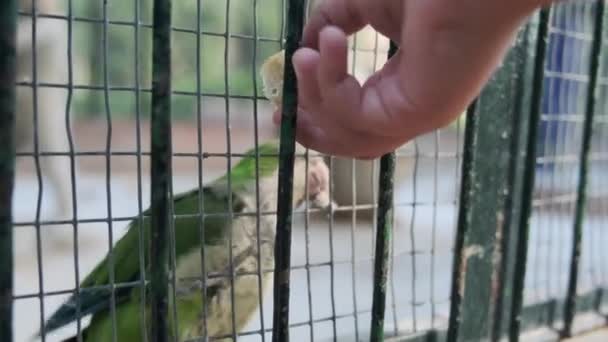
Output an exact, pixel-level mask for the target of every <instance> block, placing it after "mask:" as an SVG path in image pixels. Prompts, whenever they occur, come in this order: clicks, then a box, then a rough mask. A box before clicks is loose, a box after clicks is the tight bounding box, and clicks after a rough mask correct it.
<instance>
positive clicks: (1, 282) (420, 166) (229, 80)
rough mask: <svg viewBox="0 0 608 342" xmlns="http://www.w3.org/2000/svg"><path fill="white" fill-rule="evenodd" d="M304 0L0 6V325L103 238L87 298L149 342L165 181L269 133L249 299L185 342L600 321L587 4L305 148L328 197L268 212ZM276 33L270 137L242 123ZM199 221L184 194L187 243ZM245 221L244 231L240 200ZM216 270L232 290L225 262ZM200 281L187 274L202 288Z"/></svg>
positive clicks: (54, 297) (565, 326)
mask: <svg viewBox="0 0 608 342" xmlns="http://www.w3.org/2000/svg"><path fill="white" fill-rule="evenodd" d="M49 4H52V5H49ZM311 6H312V4H311V1H304V0H263V1H262V0H248V1H245V0H241V1H231V0H222V1H215V0H214V1H202V0H190V1H171V0H130V1H124V2H123V1H121V2H118V1H116V2H112V1H107V0H104V1H89V0H87V1H85V0H63V1H59V0H57V1H55V0H21V1H19V0H5V1H3V2H2V3H0V157H1V158H2V159H1V162H0V202H1V203H5V204H6V205H2V206H0V341H24V340H26V339H28V338H30V337H31V336H32V335H33V334H34V333H35V332H36V331H39V330H42V329H43V328H44V322H45V319H46V318H47V316H48V314H49V313H50V312H51V311H52V310H54V308H56V307H57V306H58V305H59V304H61V303H62V301H63V300H64V299H65V298H66V297H67V296H68V295H72V294H76V295H78V294H79V293H80V291H81V288H80V283H81V281H82V280H83V279H84V276H86V274H87V272H88V271H89V270H90V268H91V267H92V266H93V265H94V263H95V262H96V260H97V258H99V257H102V256H103V255H104V254H107V255H108V256H109V258H108V268H109V274H110V281H109V283H108V284H105V285H102V286H99V289H100V291H109V292H110V293H111V296H110V298H111V300H110V301H111V303H110V304H109V309H108V310H109V312H110V314H111V315H115V312H116V307H117V305H119V304H120V303H117V302H116V300H115V294H116V292H117V291H123V290H125V289H132V290H133V291H139V293H140V294H141V296H142V297H143V298H145V300H142V301H141V305H139V315H140V318H142V321H143V322H144V323H143V325H142V326H143V327H142V330H144V332H143V335H144V336H145V335H148V338H149V339H151V340H153V341H168V340H169V339H170V338H169V336H170V335H171V333H170V330H171V326H170V325H169V324H168V322H171V321H172V320H173V321H174V322H179V319H178V317H177V313H176V312H175V311H173V312H171V310H169V305H168V302H169V301H170V299H171V298H173V299H174V298H175V292H174V291H173V292H172V291H171V290H170V289H171V288H172V287H171V286H170V285H171V284H175V281H176V276H175V269H176V261H175V250H174V232H175V227H174V223H175V218H176V213H175V212H174V210H173V206H172V205H173V202H172V197H173V194H174V193H177V192H178V190H179V191H181V190H183V189H186V188H193V187H194V188H202V186H203V185H204V184H205V183H206V182H208V181H209V180H211V179H214V178H215V177H217V176H218V175H220V174H223V173H224V172H226V171H227V170H229V169H230V168H231V167H232V166H233V165H234V164H235V162H236V161H237V160H238V159H239V158H241V157H242V156H243V148H244V147H246V146H247V147H250V146H258V145H259V144H260V143H261V142H263V141H264V140H265V139H267V138H269V137H272V136H275V135H278V136H279V137H280V151H279V156H280V166H279V186H278V202H277V212H275V213H270V214H271V215H276V216H277V226H276V244H275V246H276V250H275V268H274V269H272V270H260V269H258V270H257V272H256V275H257V277H258V279H261V277H262V273H263V272H271V273H273V275H274V285H273V295H272V296H264V297H261V298H259V299H258V300H259V309H258V313H257V314H256V316H255V317H254V318H253V319H252V320H251V321H250V322H249V324H248V325H247V328H245V329H244V330H242V331H237V330H236V329H235V323H234V321H235V317H236V316H235V305H234V294H233V297H232V299H231V304H228V306H230V310H231V311H232V328H233V330H232V334H230V335H229V336H200V339H199V340H201V341H206V340H237V339H238V340H243V341H267V340H272V341H277V342H278V341H288V340H291V341H362V340H370V341H385V340H386V341H389V340H390V341H477V340H493V341H497V340H500V339H502V338H508V339H509V340H511V341H517V340H519V339H520V338H522V339H525V338H526V336H528V333H530V332H534V333H537V332H538V331H539V328H544V331H545V332H546V333H547V334H548V336H549V338H552V339H559V338H564V337H568V336H571V335H576V334H577V333H579V332H582V331H586V330H589V329H591V328H595V327H598V326H604V325H606V317H607V315H608V299H607V297H606V289H607V287H608V262H606V260H607V259H606V257H607V256H606V252H605V250H604V248H603V243H604V242H606V243H608V234H607V233H606V230H607V229H608V201H607V198H608V184H607V183H606V181H605V179H604V177H603V175H604V174H605V173H606V171H607V170H608V150H607V148H608V141H607V139H608V114H607V113H606V111H607V110H608V107H607V102H606V100H605V99H606V98H607V95H608V63H607V62H608V58H607V57H606V52H605V49H604V48H605V45H606V42H607V41H608V40H607V39H606V37H607V34H608V33H606V28H605V25H604V19H605V15H606V14H605V8H604V7H605V3H604V1H570V2H565V3H560V4H559V5H555V6H553V7H551V8H546V9H543V10H541V11H539V12H538V13H536V14H535V15H534V16H532V17H531V18H530V20H529V21H528V22H527V23H526V24H525V25H524V26H523V27H522V28H521V30H520V31H519V32H518V34H517V37H516V39H515V40H514V42H513V45H512V47H511V49H510V51H509V53H508V55H507V56H506V58H505V59H504V61H503V64H502V65H501V67H500V68H499V69H498V70H497V71H496V72H495V74H494V75H493V77H492V79H491V81H490V82H489V83H488V84H487V86H486V87H485V88H484V90H483V92H482V93H481V95H480V96H479V97H478V98H477V99H476V100H475V102H474V103H473V104H472V105H471V106H470V107H469V109H468V111H467V113H466V115H463V116H462V117H461V118H460V119H458V120H457V121H456V122H455V123H454V124H453V125H451V126H449V127H445V128H443V129H441V130H437V131H435V132H432V133H430V134H427V135H424V136H421V137H418V138H416V139H415V140H414V141H412V142H410V143H408V144H407V145H405V146H403V147H402V148H400V149H398V150H397V151H395V152H394V153H391V154H389V155H386V156H384V157H382V158H381V159H380V160H376V161H373V162H363V161H355V160H349V159H340V158H333V157H330V156H326V160H327V163H328V165H329V168H330V171H331V177H332V182H331V183H332V184H331V185H330V187H331V189H332V190H331V191H330V192H331V193H332V195H333V196H334V197H336V198H339V202H338V204H337V205H336V206H333V205H332V207H331V208H330V212H329V214H327V213H324V212H322V211H319V210H313V209H311V208H309V206H308V204H307V203H306V204H305V205H304V208H299V209H296V210H294V209H292V191H293V189H292V186H293V165H294V158H295V157H296V156H295V128H296V108H297V89H296V82H295V73H294V71H293V68H292V66H291V62H290V57H291V56H292V54H293V52H294V51H295V50H296V49H297V47H298V42H299V41H300V38H301V34H302V27H303V24H304V22H305V18H306V14H307V12H308V11H309V10H310V8H311ZM49 33H50V35H49ZM49 42H50V43H49ZM350 48H351V50H350V53H349V63H350V66H351V68H352V70H351V71H352V73H353V74H354V75H356V76H357V78H359V79H365V77H367V76H369V75H370V74H371V73H372V72H373V71H374V70H376V69H377V68H378V67H380V66H381V65H382V64H383V63H384V61H385V60H386V59H387V58H390V56H391V54H392V53H394V52H395V51H396V49H398V47H397V46H396V45H394V44H393V43H391V42H389V41H388V40H387V39H386V38H384V37H382V36H380V35H379V34H378V33H376V32H374V31H373V30H371V29H369V28H366V29H365V30H364V31H362V32H360V33H358V34H357V35H355V36H353V37H352V38H351V40H350ZM279 49H285V56H286V65H285V70H284V71H285V76H284V88H283V104H284V105H283V107H282V121H281V125H280V128H279V129H278V131H277V130H276V129H275V127H273V126H272V125H271V124H265V122H270V119H269V115H270V112H271V108H270V106H269V105H268V102H267V101H266V99H265V98H264V97H263V96H262V93H261V81H260V79H259V75H258V69H259V66H260V65H261V63H262V61H263V60H264V58H266V57H268V56H269V55H270V54H272V53H274V52H276V51H278V50H279ZM49 65H53V67H49ZM48 70H54V71H55V72H56V73H54V74H53V73H50V74H47V71H48ZM57 75H58V76H57ZM54 76H57V77H55V78H54ZM24 98H25V100H24ZM20 101H21V102H20ZM22 103H26V105H23V104H22ZM24 106H26V107H24ZM24 108H25V109H24ZM56 108H59V109H60V110H59V111H56V112H57V113H56V114H53V111H54V109H56ZM125 113H126V114H125ZM27 115H29V116H28V117H26V116H27ZM24 120H25V122H26V123H25V126H24V124H23V122H24ZM23 127H26V128H27V132H29V133H24V132H25V131H24V130H23V129H24V128H23ZM57 137H61V139H63V142H58V140H57V139H58V138H57ZM23 140H27V141H25V142H24V141H23ZM28 144H29V147H24V146H25V145H28ZM258 157H259V156H258ZM307 157H308V155H307ZM56 160H60V161H57V162H55V161H56ZM257 167H259V165H257V164H256V168H257ZM125 170H126V171H125ZM146 172H150V177H147V176H146ZM256 172H259V170H258V169H256ZM227 186H228V187H229V188H230V186H231V181H230V177H228V181H227ZM256 190H257V191H258V193H257V194H256V196H257V197H258V198H259V187H256ZM62 196H63V197H62ZM9 203H10V204H12V205H8V204H9ZM62 203H63V204H62ZM148 205H149V206H150V222H151V235H152V236H153V237H154V238H152V239H151V240H150V241H151V243H150V244H149V245H147V246H145V242H144V235H143V233H140V235H139V241H138V244H139V250H140V251H143V250H144V248H148V250H149V255H150V268H149V270H146V268H145V267H144V262H145V261H144V256H143V252H141V255H140V257H139V265H140V270H139V272H140V277H139V279H137V280H136V281H133V282H129V283H117V282H115V281H114V273H115V272H116V269H117V268H119V267H120V264H116V263H115V261H114V259H113V246H114V243H115V242H116V241H117V239H118V238H119V237H120V236H121V235H122V234H123V233H124V231H122V230H120V229H122V227H124V226H126V225H127V224H128V222H131V221H133V220H136V219H138V218H139V219H140V222H141V219H142V217H143V216H144V210H145V208H146V207H147V206H148ZM53 210H54V211H55V212H57V213H58V214H57V215H55V214H53ZM264 214H268V213H264ZM209 215H210V214H209V213H206V212H205V204H204V203H203V201H202V200H199V208H198V214H197V216H198V217H199V218H200V222H201V223H200V226H199V229H200V235H201V239H202V238H203V237H204V235H205V230H204V229H203V223H202V222H203V220H204V219H205V217H207V216H209ZM226 215H227V216H228V217H230V218H233V217H234V213H232V212H229V213H226ZM256 215H257V217H258V225H259V217H260V215H262V213H261V212H260V211H259V208H258V212H257V213H256ZM258 229H259V227H258ZM140 230H141V229H140ZM60 234H63V235H62V236H63V238H62V239H63V240H62V241H63V242H61V241H59V242H58V241H56V238H55V235H60ZM28 238H29V240H28ZM66 241H67V242H66ZM58 251H59V252H58ZM203 254H204V253H203ZM231 260H232V258H231ZM203 269H204V266H203ZM230 269H231V272H230V273H231V274H229V275H226V276H225V277H226V278H227V279H229V281H230V282H231V284H232V285H234V279H235V277H238V276H239V275H237V274H235V272H234V267H233V266H232V265H231V267H230ZM203 273H204V272H203ZM209 279H210V278H209V275H208V274H204V276H203V278H202V279H201V281H202V284H203V286H202V288H203V289H202V295H204V294H206V291H207V285H206V284H207V281H208V280H209ZM258 284H259V286H260V287H261V286H262V285H261V280H259V282H258ZM173 288H174V287H173ZM233 292H234V291H233ZM77 310H79V308H77ZM146 310H149V311H150V312H149V318H148V319H145V317H146ZM271 312H272V314H271ZM204 317H205V314H203V315H202V318H201V319H202V320H203V321H205V318H204ZM86 324H87V320H86V318H85V317H83V318H82V319H80V318H79V319H77V321H76V322H75V324H74V325H73V326H68V327H67V328H65V329H63V330H61V331H59V332H58V333H57V334H54V335H52V336H51V335H49V336H47V335H46V334H44V333H43V334H42V335H41V336H39V339H40V340H42V341H47V340H54V339H55V338H58V337H63V338H65V337H69V336H73V335H77V336H79V337H78V339H77V340H83V339H82V336H81V335H80V333H81V331H82V330H83V329H85V327H86ZM205 324H206V323H205ZM116 326H117V322H116V319H115V316H114V321H113V324H112V329H113V332H112V335H113V338H114V339H115V340H121V339H120V334H119V332H118V331H117V329H116ZM541 330H542V329H541ZM535 338H537V335H533V337H532V339H535ZM85 340H86V339H85Z"/></svg>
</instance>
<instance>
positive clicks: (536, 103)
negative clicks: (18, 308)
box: [509, 8, 551, 341]
mask: <svg viewBox="0 0 608 342" xmlns="http://www.w3.org/2000/svg"><path fill="white" fill-rule="evenodd" d="M550 14H551V8H544V9H542V10H541V11H540V14H539V21H538V30H537V38H536V49H535V56H534V71H533V80H532V95H531V99H530V114H529V117H530V118H529V120H530V122H529V125H530V127H531V129H529V130H528V138H527V142H526V151H527V155H526V158H525V162H524V171H523V172H524V179H523V194H522V203H521V210H520V216H519V217H518V218H514V219H518V224H519V227H520V228H519V234H518V241H517V247H516V248H517V251H516V255H517V258H516V260H515V266H514V267H515V271H514V278H513V298H512V301H511V307H512V309H511V313H510V317H511V318H510V322H509V340H510V341H518V340H519V333H520V328H521V323H522V322H521V313H522V306H523V292H524V285H525V284H524V280H525V274H526V258H527V255H528V236H529V233H530V215H531V212H532V200H533V198H532V195H533V189H534V177H535V163H536V144H537V136H538V130H537V129H536V128H537V127H538V123H539V121H540V112H541V96H542V91H543V76H544V71H545V68H544V66H545V56H546V52H547V35H548V31H549V17H550Z"/></svg>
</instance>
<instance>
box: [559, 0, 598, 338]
mask: <svg viewBox="0 0 608 342" xmlns="http://www.w3.org/2000/svg"><path fill="white" fill-rule="evenodd" d="M595 4H596V7H595V23H594V32H593V42H592V45H591V63H590V68H589V83H588V84H587V86H588V88H587V103H586V104H585V123H584V126H583V142H582V145H581V154H580V156H581V158H580V162H579V171H578V172H579V181H578V189H577V194H576V195H577V196H576V204H575V211H574V224H573V231H574V232H573V236H574V241H573V243H572V256H571V260H570V277H569V279H568V292H567V295H566V303H565V306H564V327H563V329H562V331H561V336H562V337H570V336H571V335H572V321H573V320H574V309H575V306H576V301H575V297H576V288H577V283H578V272H579V261H580V256H581V244H582V242H583V218H584V216H585V209H586V207H585V203H586V191H587V178H588V167H589V151H590V150H591V137H592V135H593V116H594V114H595V102H596V99H597V96H598V94H597V91H598V89H597V80H598V74H599V69H600V58H601V53H602V45H603V44H602V40H603V33H604V19H605V18H604V15H605V11H604V9H605V4H604V0H598V1H596V2H595Z"/></svg>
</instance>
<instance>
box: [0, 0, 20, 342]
mask: <svg viewBox="0 0 608 342" xmlns="http://www.w3.org/2000/svg"><path fill="white" fill-rule="evenodd" d="M16 40H17V1H16V0H7V1H3V2H2V3H1V4H0V203H4V204H7V203H9V205H0V340H2V341H12V340H13V214H12V206H11V205H10V203H12V198H13V188H14V178H15V116H16V109H17V108H16V86H15V81H16V75H17V41H16Z"/></svg>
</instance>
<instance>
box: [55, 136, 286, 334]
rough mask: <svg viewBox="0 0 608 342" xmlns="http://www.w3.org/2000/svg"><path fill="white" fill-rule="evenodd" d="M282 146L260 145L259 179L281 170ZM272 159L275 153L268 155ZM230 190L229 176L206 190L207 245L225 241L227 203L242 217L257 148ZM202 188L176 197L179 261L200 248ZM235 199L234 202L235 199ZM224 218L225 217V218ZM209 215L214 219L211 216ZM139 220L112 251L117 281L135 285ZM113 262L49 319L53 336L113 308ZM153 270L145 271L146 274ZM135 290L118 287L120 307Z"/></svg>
mask: <svg viewBox="0 0 608 342" xmlns="http://www.w3.org/2000/svg"><path fill="white" fill-rule="evenodd" d="M278 152H279V151H278V144H277V143H276V142H271V143H266V144H263V145H260V146H259V148H258V153H259V154H260V155H266V156H265V157H260V158H259V163H258V166H259V169H258V170H259V174H258V175H259V176H260V177H266V176H269V175H271V174H273V173H274V172H275V171H276V170H277V167H278V158H277V155H278ZM269 155H272V157H271V156H269ZM230 174H231V176H230V178H231V183H230V188H231V189H232V191H231V192H230V191H229V189H228V182H227V178H228V177H227V175H225V176H223V177H222V178H220V179H218V180H216V181H215V182H214V183H213V184H211V185H210V186H208V187H204V188H203V190H202V194H203V196H202V197H203V203H202V205H203V210H204V213H205V216H206V217H205V219H204V232H205V242H204V243H205V245H215V244H221V243H223V241H224V239H225V233H226V231H227V229H226V228H227V226H228V222H229V221H228V219H229V217H228V215H225V214H226V213H228V212H229V210H228V204H229V203H230V202H231V204H232V212H233V213H240V212H242V211H243V210H244V209H245V207H246V201H245V200H244V197H243V196H242V195H245V193H246V192H247V191H248V189H250V188H251V187H252V183H253V182H254V181H255V175H256V163H255V150H253V151H249V152H248V154H247V155H246V156H245V157H244V158H243V159H242V160H241V161H240V162H239V163H238V164H237V165H236V166H235V167H234V168H232V170H231V171H230ZM199 197H200V196H199V190H198V189H196V190H192V191H190V192H186V193H183V194H181V195H177V196H175V197H174V201H173V207H174V212H175V215H176V218H175V225H174V226H175V253H176V258H179V257H180V256H182V255H185V254H187V253H188V252H189V251H190V250H191V249H192V248H197V247H199V246H200V229H199V224H200V221H201V218H200V215H199V213H200V211H199ZM230 200H231V201H230ZM222 214H224V215H222ZM149 215H150V212H149V210H146V211H145V212H144V213H143V216H144V219H143V221H142V222H141V227H142V228H143V231H144V241H145V243H144V246H148V243H147V242H148V239H149V232H150V222H149ZM207 215H210V216H208V217H207ZM139 227H140V224H139V220H134V221H132V222H131V223H130V224H129V227H128V231H127V233H126V234H125V235H124V236H123V237H122V238H121V239H120V240H119V241H118V242H117V243H116V245H115V246H114V248H113V251H112V256H113V264H114V283H115V284H119V283H132V282H136V281H138V280H139V277H140V268H139V265H140V261H139V260H140V259H139ZM144 258H145V265H146V268H148V267H147V266H148V261H149V260H148V251H147V249H146V250H144ZM109 262H110V259H109V255H108V256H106V258H105V259H104V260H102V261H101V262H100V263H99V264H97V266H96V267H95V268H94V269H93V271H92V272H91V273H90V274H89V275H88V276H87V277H86V278H85V280H84V281H83V282H82V284H81V286H80V290H79V295H78V296H76V295H73V296H72V297H70V298H69V299H68V300H67V301H66V302H65V303H64V304H63V305H62V306H61V307H60V308H59V309H57V311H55V313H54V314H53V315H52V316H51V317H50V318H49V319H48V320H47V322H46V324H45V326H44V330H43V331H44V332H45V333H49V332H51V331H53V330H56V329H58V328H60V327H63V326H65V325H67V324H70V323H72V322H74V321H76V320H77V319H79V318H83V317H86V316H88V315H90V314H95V313H99V312H101V311H104V310H107V309H109V308H110V305H111V304H110V303H111V301H110V299H111V296H112V293H111V290H110V287H109V286H108V285H109V284H110V272H109V271H110V268H109V267H110V264H109ZM147 271H148V270H147V269H146V272H147ZM133 289H134V288H133V287H129V286H126V287H115V290H114V298H115V303H116V305H117V306H119V305H120V304H122V303H124V302H125V301H126V300H128V299H129V298H130V296H131V291H133Z"/></svg>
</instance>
